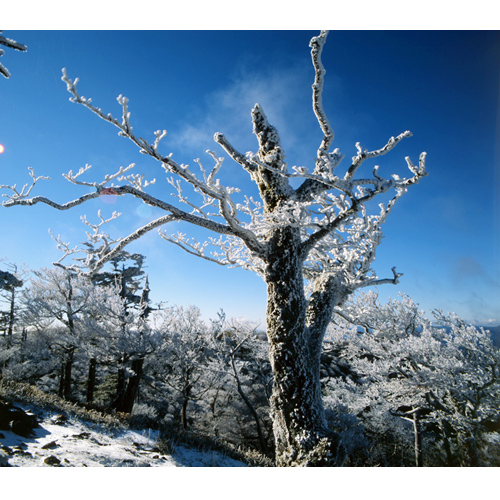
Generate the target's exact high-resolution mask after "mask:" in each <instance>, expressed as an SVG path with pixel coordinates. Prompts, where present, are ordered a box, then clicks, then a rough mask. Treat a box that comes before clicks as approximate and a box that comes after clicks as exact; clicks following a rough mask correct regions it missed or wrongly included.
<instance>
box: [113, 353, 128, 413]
mask: <svg viewBox="0 0 500 500" xmlns="http://www.w3.org/2000/svg"><path fill="white" fill-rule="evenodd" d="M126 382H127V380H126V377H125V360H124V358H121V359H120V361H119V367H118V381H117V383H116V398H115V400H114V401H113V403H112V404H111V408H112V409H114V410H116V411H122V408H123V400H124V398H125V389H126Z"/></svg>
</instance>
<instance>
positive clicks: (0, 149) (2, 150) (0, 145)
mask: <svg viewBox="0 0 500 500" xmlns="http://www.w3.org/2000/svg"><path fill="white" fill-rule="evenodd" d="M4 151H5V148H4V147H3V144H0V153H3V152H4Z"/></svg>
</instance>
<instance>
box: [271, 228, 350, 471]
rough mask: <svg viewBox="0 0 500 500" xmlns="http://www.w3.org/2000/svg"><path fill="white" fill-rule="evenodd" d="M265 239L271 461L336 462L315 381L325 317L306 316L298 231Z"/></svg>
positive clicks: (337, 450) (338, 455) (334, 441)
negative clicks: (268, 257) (320, 320)
mask: <svg viewBox="0 0 500 500" xmlns="http://www.w3.org/2000/svg"><path fill="white" fill-rule="evenodd" d="M270 244H271V245H272V247H271V248H272V251H271V252H270V255H272V256H273V259H272V260H271V261H270V262H269V264H268V266H267V269H266V276H265V278H266V283H267V296H268V301H267V334H268V339H269V349H270V360H271V366H272V369H273V375H274V383H273V393H272V396H271V417H272V420H273V431H274V438H275V445H276V465H277V466H284V467H290V466H316V467H317V466H320V467H325V466H326V467H328V466H337V465H340V464H341V462H342V460H343V451H342V448H341V445H340V440H339V437H338V435H336V434H335V433H333V432H331V431H330V430H329V429H328V428H327V425H326V419H325V414H324V408H323V402H322V395H321V382H320V353H321V344H322V341H323V337H324V332H325V331H326V324H327V323H326V322H324V325H323V323H321V324H317V322H314V324H313V322H312V319H316V318H311V317H309V318H308V314H307V312H308V302H307V300H306V297H305V295H304V283H303V276H302V258H301V255H300V235H299V233H298V231H297V230H295V229H293V228H290V227H288V228H285V229H277V230H275V231H274V234H273V236H272V237H271V239H270ZM329 301H330V302H332V300H331V298H330V299H329ZM316 305H317V304H316ZM326 305H328V304H326ZM308 323H309V324H308ZM321 330H322V331H321Z"/></svg>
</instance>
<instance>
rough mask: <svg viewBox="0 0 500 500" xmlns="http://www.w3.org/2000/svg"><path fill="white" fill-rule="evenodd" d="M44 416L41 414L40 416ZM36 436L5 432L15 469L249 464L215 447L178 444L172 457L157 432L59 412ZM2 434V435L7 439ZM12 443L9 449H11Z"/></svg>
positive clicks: (46, 418) (2, 442) (0, 443)
mask: <svg viewBox="0 0 500 500" xmlns="http://www.w3.org/2000/svg"><path fill="white" fill-rule="evenodd" d="M39 418H40V415H39ZM34 433H35V435H34V436H33V437H29V438H24V437H21V436H18V435H17V434H14V433H13V432H10V431H0V448H1V449H3V450H4V451H6V452H7V454H8V455H9V459H8V462H9V465H11V466H13V467H53V466H57V467H246V464H244V463H243V462H239V461H237V460H233V459H231V458H229V457H226V456H224V455H223V454H221V453H219V452H216V451H206V452H201V451H198V450H192V449H188V448H186V447H184V446H180V445H179V446H175V451H174V452H173V454H172V455H165V454H162V453H161V452H160V451H159V450H158V447H157V438H158V434H157V432H155V431H148V430H146V431H133V430H118V429H111V428H107V427H105V426H102V425H97V424H91V423H88V424H87V423H84V422H81V421H80V420H77V419H73V418H71V417H70V418H69V419H68V420H67V421H63V422H58V418H57V415H56V414H53V413H52V414H51V413H46V414H43V415H42V421H41V422H40V424H39V427H38V428H37V429H35V430H34ZM2 435H3V437H2ZM6 447H7V448H6Z"/></svg>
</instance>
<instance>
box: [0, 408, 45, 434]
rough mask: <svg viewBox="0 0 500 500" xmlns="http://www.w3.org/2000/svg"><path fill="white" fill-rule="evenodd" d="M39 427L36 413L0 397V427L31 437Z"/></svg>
mask: <svg viewBox="0 0 500 500" xmlns="http://www.w3.org/2000/svg"><path fill="white" fill-rule="evenodd" d="M36 427H38V422H37V419H36V415H34V414H33V413H31V412H26V411H24V410H23V409H21V408H18V407H17V406H14V405H13V404H12V403H9V402H8V401H5V400H4V399H0V429H2V430H10V431H12V432H14V433H15V434H18V435H19V436H22V437H30V436H31V435H32V434H33V429H35V428H36Z"/></svg>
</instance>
